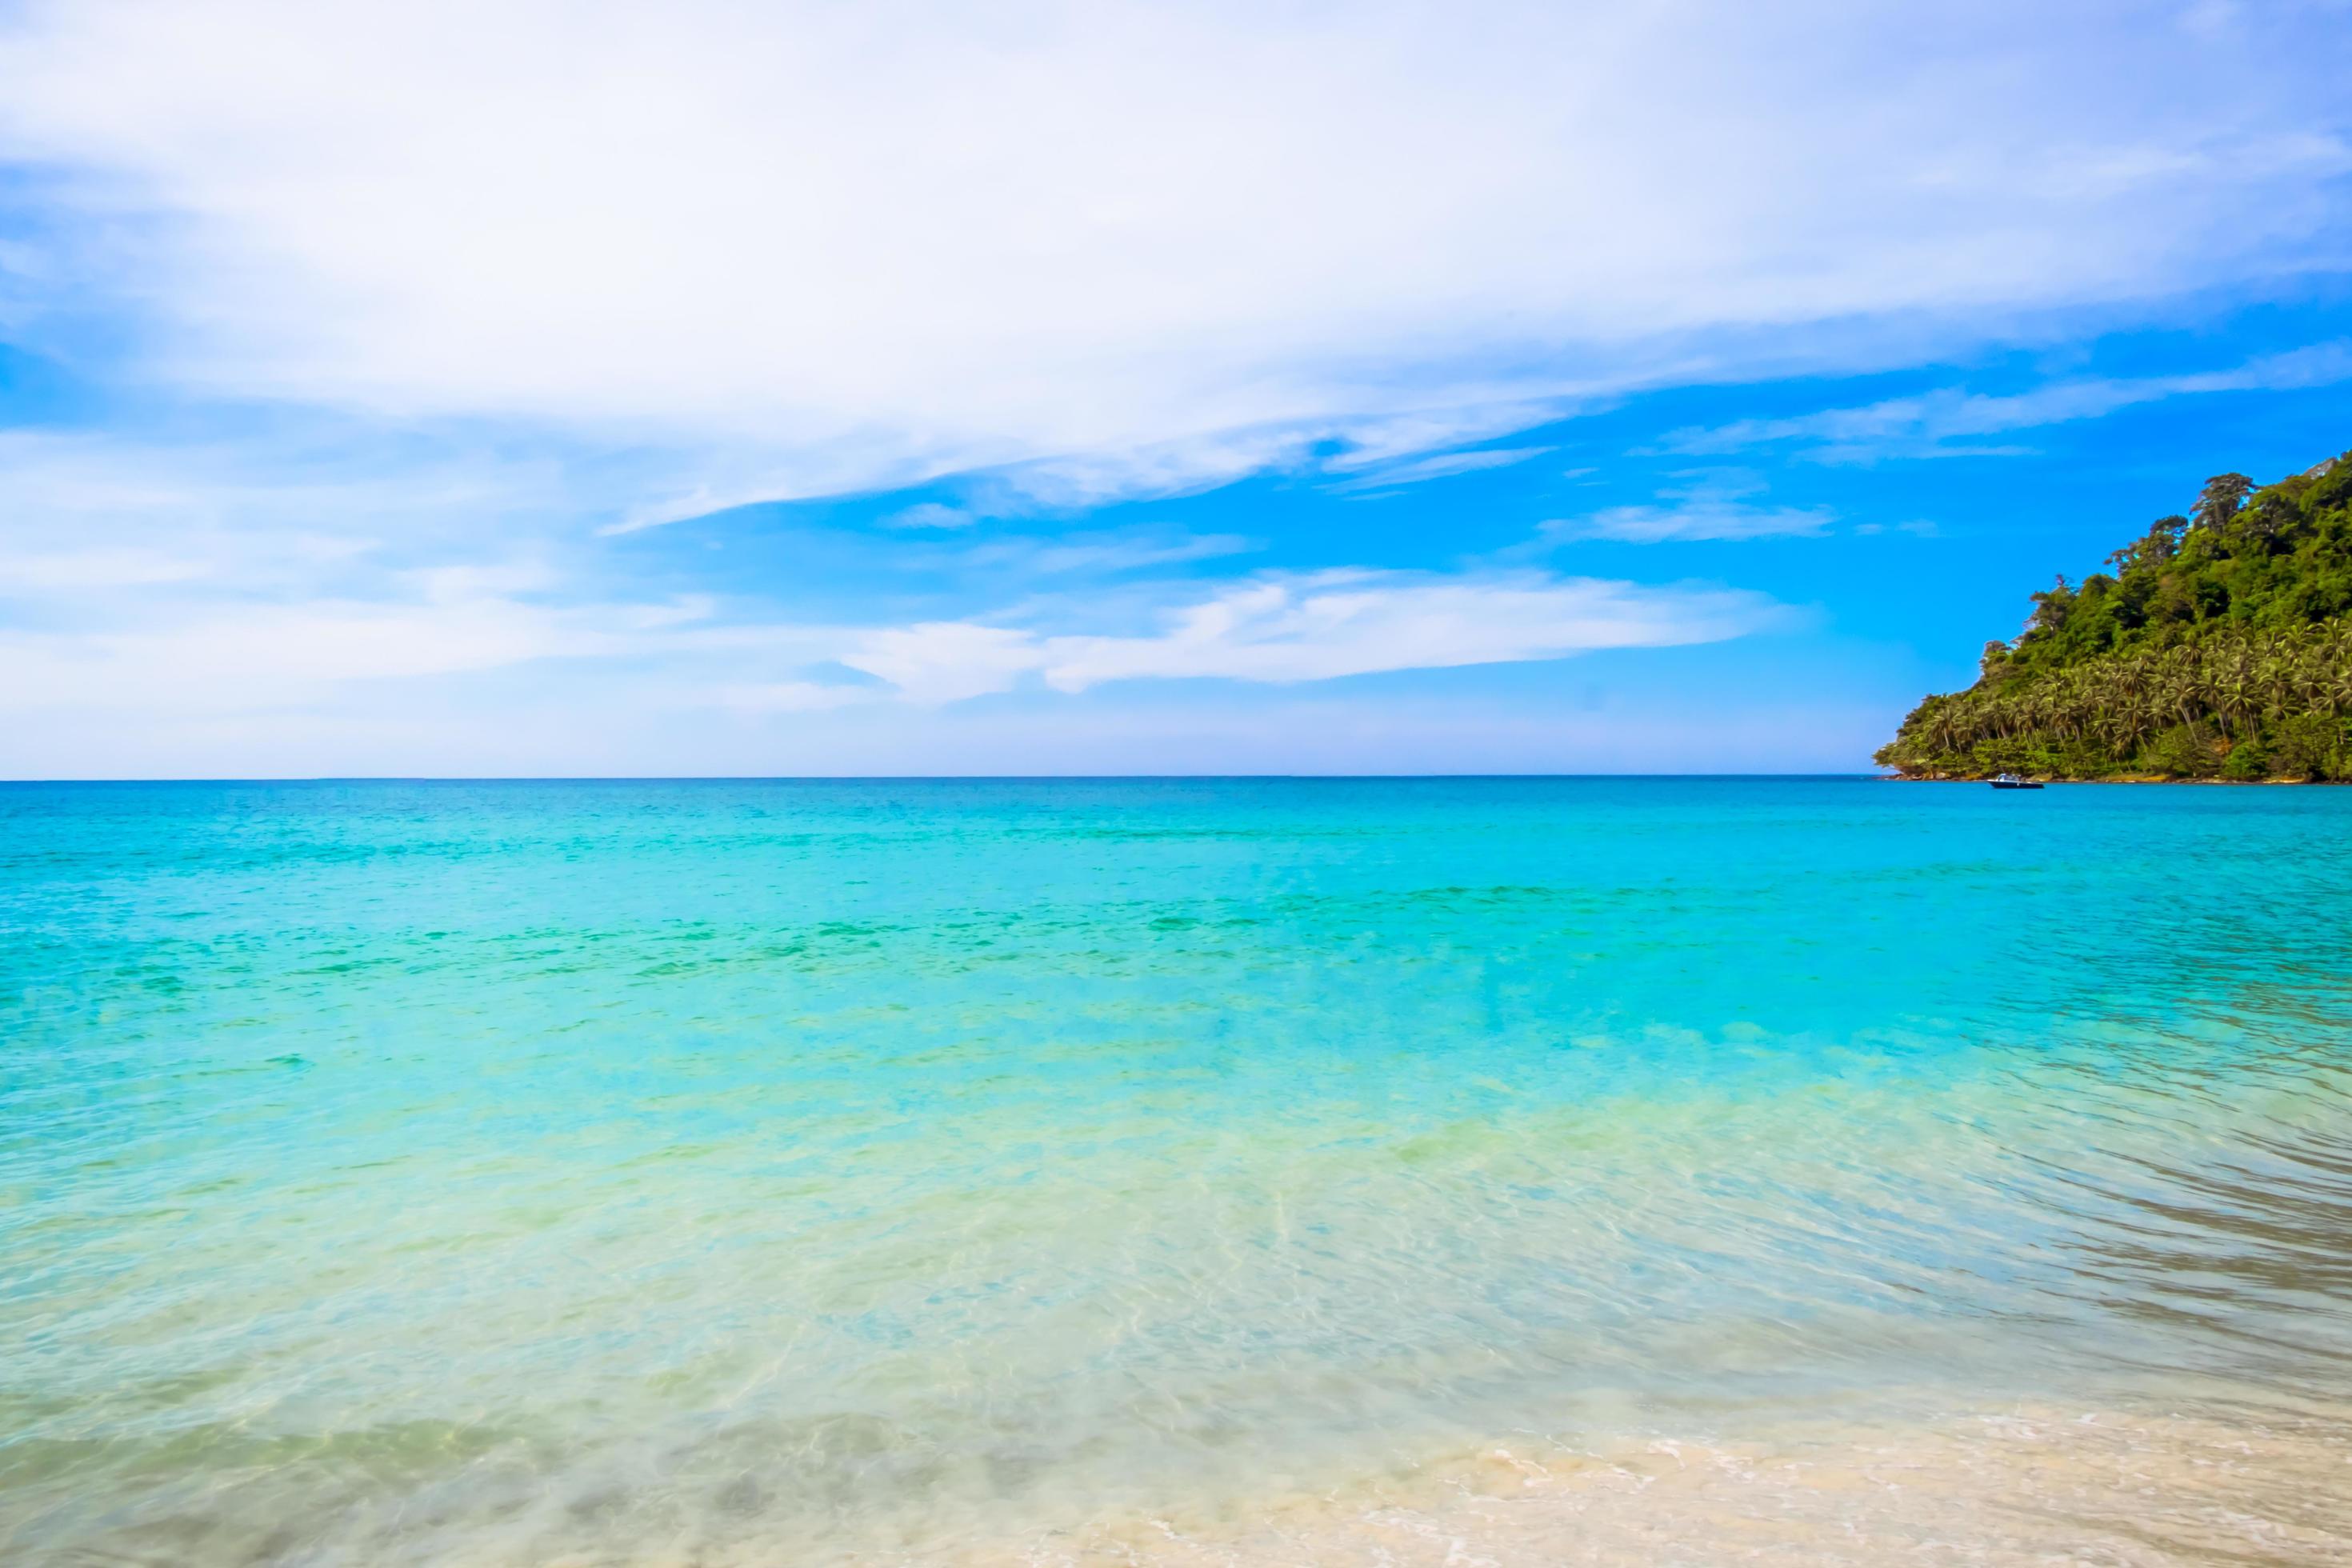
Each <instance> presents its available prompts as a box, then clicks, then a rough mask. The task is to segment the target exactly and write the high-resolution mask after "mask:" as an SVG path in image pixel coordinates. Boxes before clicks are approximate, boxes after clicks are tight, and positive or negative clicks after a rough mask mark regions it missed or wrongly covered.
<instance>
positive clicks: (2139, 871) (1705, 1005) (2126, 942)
mask: <svg viewBox="0 0 2352 1568" xmlns="http://www.w3.org/2000/svg"><path fill="white" fill-rule="evenodd" d="M1898 1555H1900V1556H1903V1557H1905V1558H1907V1559H1908V1560H1910V1561H1914V1562H1919V1563H2046V1562H2051V1561H2067V1562H2084V1563H2135V1564H2136V1563H2206V1562H2222V1561H2227V1562H2231V1563H2325V1562H2338V1563H2340V1562H2343V1561H2347V1559H2352V790H2331V789H2325V788H2221V787H2206V788H2200V787H2187V786H2184V787H2172V788H2161V787H2134V786H2127V785H2114V786H2102V785H2070V786H2053V787H2052V788H2050V789H2047V790H2044V791H2041V792H2038V793H2027V794H2009V793H1998V794H1997V793H1995V792H1993V791H1990V790H1989V789H1986V788H1984V787H1982V786H1980V785H1962V784H1953V785H1935V784H1882V783H1878V782H1874V781H1871V780H1865V779H1821V778H1804V779H1745V778H1743V779H1451V780H1447V779H1429V780H1401V779H1398V780H1375V779H1350V780H1304V779H1302V780H1238V779H1236V780H1117V781H1111V780H1105V781H1069V780H1059V781H1046V780H1037V781H1020V780H1005V781H920V782H919V781H855V782H814V781H780V782H740V781H723V782H721V781H711V782H676V783H667V782H651V783H646V782H609V783H607V782H576V783H520V782H518V783H317V784H18V785H5V786H0V1559H5V1561H7V1562H9V1563H24V1564H42V1565H47V1564H58V1565H63V1564H68V1563H70V1564H84V1563H157V1564H164V1563H169V1564H198V1565H210V1564H228V1563H289V1564H306V1565H307V1564H346V1563H349V1564H359V1563H436V1564H437V1563H457V1564H492V1563H497V1564H513V1563H576V1564H589V1563H593V1564H615V1565H619V1564H630V1565H634V1564H641V1563H662V1564H704V1565H720V1564H753V1563H762V1564H766V1563H873V1564H880V1563H1041V1564H1042V1563H1203V1564H1205V1563H1366V1564H1370V1563H1454V1564H1475V1563H1498V1564H1499V1563H1692V1564H1701V1563H1706V1564H1712V1563H1730V1562H1764V1563H1790V1564H1796V1563H1809V1564H1810V1563H1883V1562H1885V1561H1888V1560H1890V1559H1892V1558H1894V1557H1896V1556H1898Z"/></svg>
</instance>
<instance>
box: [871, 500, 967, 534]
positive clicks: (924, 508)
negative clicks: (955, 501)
mask: <svg viewBox="0 0 2352 1568" xmlns="http://www.w3.org/2000/svg"><path fill="white" fill-rule="evenodd" d="M978 521H980V519H978V518H977V517H974V516H973V515H972V514H971V513H970V512H968V511H965V510H962V509H961V508H960V507H952V506H941V505H940V503H939V502H938V501H931V500H927V501H923V502H921V503H919V504H918V505H915V506H910V507H908V508H907V510H904V511H899V512H893V513H892V514H891V515H889V516H888V517H886V518H884V519H883V520H882V526H883V527H885V528H970V527H971V525H972V524H973V523H975V522H978Z"/></svg>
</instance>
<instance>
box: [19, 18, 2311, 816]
mask: <svg viewBox="0 0 2352 1568" xmlns="http://www.w3.org/2000/svg"><path fill="white" fill-rule="evenodd" d="M2347 38H2352V9H2347V5H2344V4H2342V3H2341V0H2333V3H2309V4H2298V3H2281V4H2274V5H2226V4H2213V3H2203V4H2191V5H2182V4H2168V5H2140V4H2086V5H2072V6H2066V7H2059V8H2053V7H2048V6H2046V5H2042V6H2027V5H2008V4H2001V3H1992V4H1979V5H1967V6H1959V5H1950V6H1947V5H1935V4H1909V5H1863V4H1845V5H1809V4H1801V3H1800V4H1791V5H1784V6H1776V7H1755V6H1747V5H1718V4H1705V3H1697V0H1690V3H1684V4H1674V5H1590V6H1559V5H1526V6H1522V5H1507V4H1497V5H1488V6H1483V7H1478V8H1475V10H1474V9H1470V8H1463V7H1458V6H1456V7H1435V6H1422V5H1381V4H1374V5H1351V6H1346V7H1339V6H1329V5H1303V4H1302V5H1250V6H1240V5H1235V6H1230V7H1227V6H1223V5H1213V4H1201V5H1186V6H1182V7H1153V6H1120V5H1087V6H1073V5H1029V4H1007V5H989V6H984V7H983V6H974V5H966V6H922V5H869V6H861V7H856V8H845V7H839V6H833V5H807V6H803V5H767V6H743V5H717V4H710V5H705V4H698V3H680V4H677V5H668V6H665V7H661V8H659V10H658V12H656V11H655V10H653V9H650V8H644V7H617V6H604V5H553V4H474V5H438V4H433V3H429V0H420V3H415V4H407V5H373V4H369V3H362V0H353V3H352V4H347V5H337V6H332V7H319V6H302V5H276V4H263V3H257V0H211V3H208V4H205V5H117V4H114V3H112V0H74V3H73V4H70V5H41V4H17V5H0V775H6V776H33V777H38V776H115V775H122V776H173V775H220V774H231V775H240V776H256V775H270V774H287V773H290V774H317V773H366V774H384V773H402V774H407V773H455V774H491V773H573V774H576V773H600V774H601V773H656V774H683V773H1053V772H1082V773H1125V772H1141V773H1154V772H1228V771H1234V772H1258V771H1277V772H1294V771H1295V772H1334V771H1337V772H1355V771H1371V772H1425V771H1436V772H1454V771H1464V772H1486V771H1504V772H1516V771H1566V772H1651V771H1659V772H1685V771H1697V772H1714V771H1724V772H1746V771H1848V770H1859V769H1862V768H1864V767H1866V766H1867V760H1868V754H1869V752H1870V751H1871V749H1872V748H1873V747H1874V745H1875V744H1876V743H1877V742H1879V741H1881V740H1883V739H1884V738H1885V736H1886V734H1887V733H1888V732H1890V731H1891V729H1892V727H1893V725H1894V724H1895V721H1897V720H1899V718H1900V717H1901V715H1902V713H1903V712H1904V711H1905V710H1906V709H1907V708H1908V706H1909V705H1910V704H1911V703H1912V702H1913V701H1915V700H1916V699H1917V697H1918V696H1919V695H1920V694H1921V693H1922V692H1924V691H1926V690H1927V689H1933V688H1939V687H1948V686H1950V685H1953V684H1957V683H1960V682H1963V681H1965V680H1966V679H1969V676H1970V674H1971V673H1972V670H1973V666H1974V658H1975V652H1976V649H1977V648H1978V647H1979V645H1980V644H1981V643H1982V642H1983V640H1984V639H1985V638H1986V637H1990V636H1994V635H2001V634H2006V633H2008V632H2011V631H2013V630H2014V629H2015V628H2016V626H2017V625H2018V623H2019V621H2020V620H2021V616H2022V614H2023V611H2024V608H2025V601H2024V595H2026V593H2028V592H2029V591H2030V590H2032V588H2034V587H2037V586H2040V585H2042V584H2043V583H2045V582H2046V581H2047V579H2048V578H2049V577H2050V576H2051V575H2052V574H2053V573H2055V572H2059V571H2065V572H2068V573H2070V574H2081V573H2082V572H2084V571H2085V570H2088V569H2090V568H2092V567H2094V566H2095V565H2096V563H2098V560H2099V558H2100V557H2102V556H2103V555H2104V554H2105V553H2106V552H2107V551H2109V550H2110V549H2112V548H2114V547H2115V546H2116V544H2117V543H2118V542H2121V541H2122V540H2123V539H2124V538H2125V537H2126V536H2127V535H2128V534H2129V533H2131V532H2133V531H2137V529H2139V528H2140V527H2142V526H2144V524H2145V523H2146V522H2147V520H2148V519H2150V518H2152V517H2154V516H2157V515H2159V514H2161V513H2163V512H2166V511H2170V510H2179V509H2181V508H2183V507H2184V506H2185V505H2186V504H2187V502H2188V501H2189V499H2190V497H2191V496H2193V494H2194V493H2195V490H2196V489H2197V487H2198V485H2199V483H2200V481H2201V480H2202V479H2204V478H2205V477H2206V476H2207V475H2209V474H2210V473H2214V472H2219V471H2221V470H2223V469H2233V468H2234V469H2242V470H2244V471H2246V472H2249V473H2252V474H2253V475H2254V476H2256V477H2257V478H2258V479H2272V478H2275V477H2277V476H2278V475H2280V474H2282V473H2284V472H2286V471H2288V470H2290V469H2293V468H2301V467H2305V466H2307V465H2309V464H2310V463H2312V462H2314V461H2316V460H2317V459H2319V458H2322V457H2325V456H2328V455H2332V454H2334V453H2336V452H2337V451H2339V450H2342V449H2343V448H2344V447H2346V446H2347V445H2352V417H2347V416H2352V270H2347V268H2348V267H2352V223H2347V216H2348V215H2352V208H2347V195H2352V136H2348V135H2347V130H2352V127H2347V121H2352V109H2347V107H2346V105H2345V102H2344V99H2343V95H2342V93H2341V91H2340V84H2341V82H2342V81H2343V80H2344V79H2345V68H2346V66H2347V64H2352V60H2347V55H2348V54H2352V48H2347V42H2346V40H2347Z"/></svg>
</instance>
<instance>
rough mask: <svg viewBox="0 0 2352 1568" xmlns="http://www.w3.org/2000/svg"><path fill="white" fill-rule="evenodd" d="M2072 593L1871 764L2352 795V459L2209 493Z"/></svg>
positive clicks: (2066, 591) (2213, 486)
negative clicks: (2281, 785)
mask: <svg viewBox="0 0 2352 1568" xmlns="http://www.w3.org/2000/svg"><path fill="white" fill-rule="evenodd" d="M2106 564H2107V565H2108V566H2109V567H2110V568H2111V569H2112V570H2110V571H2106V572H2096V573H2093V574H2091V575H2089V576H2087V577H2085V578H2084V579H2083V581H2082V582H2081V583H2080V584H2073V583H2069V582H2068V581H2067V580H2066V579H2065V577H2064V576H2063V575H2062V576H2060V577H2059V579H2058V581H2057V583H2056V584H2055V585H2054V586H2053V587H2051V588H2049V589H2047V590H2045V591H2043V592H2042V593H2039V594H2035V595H2032V601H2033V613H2032V616H2031V617H2030V618H2029V619H2028V620H2027V621H2026V624H2025V630H2024V631H2023V632H2022V633H2021V634H2020V635H2019V636H2018V637H2015V638H2014V639H2013V640H2011V641H2008V642H1999V641H1995V642H1989V643H1987V644H1986V645H1985V648H1984V656H1983V659H1982V662H1981V663H1980V665H1979V675H1978V677H1977V681H1976V684H1975V685H1973V686H1970V687H1969V688H1968V689H1966V690H1962V691H1952V692H1944V693H1939V694H1936V695H1931V696H1929V697H1928V698H1927V699H1926V700H1924V701H1922V702H1921V703H1920V704H1919V706H1918V707H1916V708H1915V709H1913V710H1911V713H1910V716H1909V717H1908V718H1906V719H1905V720H1904V721H1903V726H1902V728H1901V729H1900V730H1899V731H1896V733H1895V739H1894V740H1892V741H1890V742H1887V743H1886V744H1885V746H1883V747H1881V748H1880V749H1879V751H1878V752H1877V756H1876V760H1877V762H1878V763H1879V764H1880V765H1881V766H1883V767H1888V768H1892V769H1894V770H1895V772H1896V773H1897V774H1898V775H1900V776H1902V777H1904V778H1914V779H1977V778H1988V777H1992V776H1994V775H1997V774H2000V773H2019V774H2023V775H2028V776H2032V777H2040V778H2053V779H2227V780H2241V781H2246V782H2255V781H2261V780H2347V779H2352V453H2347V454H2345V455H2344V456H2343V457H2339V458H2329V459H2328V460H2327V461H2326V462H2324V463H2320V464H2318V465H2317V466H2316V467H2314V468H2308V469H2305V471H2304V472H2302V473H2299V474H2294V475H2292V476H2290V477H2288V478H2286V479H2281V480H2279V481H2278V482H2277V483H2276V484H2273V485H2268V486H2264V487H2262V488H2260V489H2257V488H2256V487H2255V485H2254V482H2253V481H2252V479H2248V478H2247V477H2246V476H2245V475H2243V474H2221V475H2217V476H2216V477H2214V478H2213V479H2209V480H2207V481H2206V483H2205V489H2204V490H2203V492H2202V493H2201V494H2200V496H2199V497H2198V498H2197V504H2196V506H2195V507H2193V508H2192V509H2191V510H2190V511H2189V515H2188V516H2186V517H2181V516H2172V517H2164V518H2158V520H2157V521H2156V522H2155V523H2154V524H2153V525H2151V526H2150V527H2149V529H2148V531H2147V532H2146V533H2145V534H2143V535H2141V536H2140V537H2139V538H2138V539H2136V540H2134V541H2132V542H2130V543H2129V544H2126V545H2125V546H2124V547H2123V548H2122V549H2121V550H2118V551H2116V552H2115V553H2114V554H2113V555H2110V556H2109V557H2107V562H2106Z"/></svg>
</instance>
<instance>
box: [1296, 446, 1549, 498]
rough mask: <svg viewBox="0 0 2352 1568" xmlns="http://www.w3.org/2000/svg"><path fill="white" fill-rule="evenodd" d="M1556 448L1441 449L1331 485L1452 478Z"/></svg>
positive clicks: (1381, 485) (1351, 487)
mask: <svg viewBox="0 0 2352 1568" xmlns="http://www.w3.org/2000/svg"><path fill="white" fill-rule="evenodd" d="M1556 449H1557V448H1555V447H1484V448H1481V449H1480V450H1477V451H1475V452H1440V453H1437V454H1435V455H1433V456H1431V457H1427V458H1415V459H1413V460H1412V461H1410V462H1403V463H1391V464H1390V465H1388V466H1387V467H1385V468H1375V469H1373V470H1372V471H1371V472H1370V473H1368V474H1361V475H1359V476H1358V477H1357V478H1355V479H1348V480H1344V481H1342V482H1341V483H1339V484H1336V485H1333V486H1332V487H1331V488H1332V489H1335V490H1366V489H1386V488H1387V487H1389V486H1391V485H1417V484H1419V483H1421V482H1422V481H1423V480H1424V479H1451V478H1453V477H1454V475H1456V474H1475V473H1476V472H1478V471H1479V470H1481V469H1484V468H1509V467H1511V466H1512V465H1513V464H1516V463H1524V462H1526V461H1527V460H1528V458H1540V457H1542V456H1543V455H1544V454H1545V453H1546V452H1549V451H1554V450H1556Z"/></svg>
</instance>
